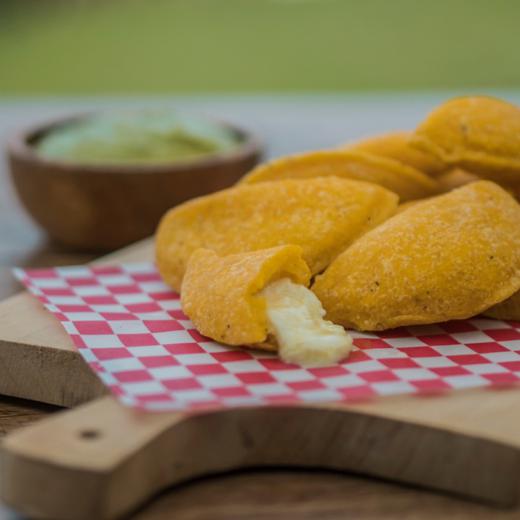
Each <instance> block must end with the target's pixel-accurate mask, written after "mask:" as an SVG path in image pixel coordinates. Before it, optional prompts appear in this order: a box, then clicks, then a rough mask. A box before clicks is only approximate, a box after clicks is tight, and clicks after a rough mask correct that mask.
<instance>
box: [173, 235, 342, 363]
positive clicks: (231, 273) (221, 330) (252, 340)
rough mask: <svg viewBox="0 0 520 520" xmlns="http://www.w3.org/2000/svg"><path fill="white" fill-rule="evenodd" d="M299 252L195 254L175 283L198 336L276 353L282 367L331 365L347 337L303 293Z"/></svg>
mask: <svg viewBox="0 0 520 520" xmlns="http://www.w3.org/2000/svg"><path fill="white" fill-rule="evenodd" d="M302 253H303V250H302V248H301V247H299V246H294V245H287V246H279V247H274V248H270V249H262V250H258V251H252V252H248V253H239V254H235V255H228V256H218V255H217V254H216V253H215V252H214V251H211V250H209V249H197V250H196V251H195V252H194V253H193V254H192V255H191V258H190V260H189V262H188V267H187V269H186V274H185V276H184V279H183V282H182V290H181V297H182V308H183V310H184V312H185V313H186V315H187V316H188V317H189V318H190V319H191V321H192V322H193V324H194V325H195V327H196V328H197V330H198V331H199V332H200V333H201V334H204V335H205V336H208V337H209V338H212V339H214V340H216V341H219V342H221V343H226V344H228V345H242V346H250V347H254V348H261V349H266V350H275V351H278V352H279V355H280V357H281V358H282V359H283V360H285V361H287V362H294V363H299V364H302V365H306V366H323V365H327V364H332V363H335V362H337V361H338V360H340V359H342V358H343V357H345V356H346V355H347V354H348V353H349V352H350V350H351V348H352V339H351V338H350V336H349V335H348V334H347V333H346V332H345V330H344V329H343V328H342V327H340V326H339V325H334V324H333V323H330V322H327V321H325V320H323V315H324V314H325V311H324V310H323V307H322V306H321V304H320V302H319V300H318V299H317V298H316V296H315V295H314V294H313V293H312V292H311V291H310V290H309V289H307V288H306V286H307V285H308V283H309V280H310V276H311V273H310V270H309V268H308V267H307V265H306V264H305V262H304V260H303V258H302Z"/></svg>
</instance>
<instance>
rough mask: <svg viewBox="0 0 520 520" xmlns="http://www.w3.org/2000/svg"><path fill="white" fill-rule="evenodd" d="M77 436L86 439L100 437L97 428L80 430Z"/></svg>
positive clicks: (90, 439)
mask: <svg viewBox="0 0 520 520" xmlns="http://www.w3.org/2000/svg"><path fill="white" fill-rule="evenodd" d="M79 436H80V437H81V438H82V439H84V440H86V441H93V440H96V439H98V438H99V437H101V432H100V431H99V430H81V431H80V432H79Z"/></svg>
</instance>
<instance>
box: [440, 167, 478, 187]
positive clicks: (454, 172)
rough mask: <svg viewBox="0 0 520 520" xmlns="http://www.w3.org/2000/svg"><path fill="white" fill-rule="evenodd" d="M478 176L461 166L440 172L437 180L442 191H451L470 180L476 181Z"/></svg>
mask: <svg viewBox="0 0 520 520" xmlns="http://www.w3.org/2000/svg"><path fill="white" fill-rule="evenodd" d="M479 179H480V178H479V177H477V176H476V175H475V174H473V173H470V172H468V171H466V170H463V169H462V168H452V169H451V170H447V171H446V172H444V173H441V174H440V175H439V176H438V177H437V180H438V181H439V184H440V185H441V187H442V189H443V191H451V190H454V189H456V188H460V187H461V186H465V185H466V184H469V183H470V182H475V181H478V180H479Z"/></svg>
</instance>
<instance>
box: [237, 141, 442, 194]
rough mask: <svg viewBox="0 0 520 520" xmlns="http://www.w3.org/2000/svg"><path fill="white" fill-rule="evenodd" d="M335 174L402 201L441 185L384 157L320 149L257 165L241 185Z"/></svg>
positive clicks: (436, 188)
mask: <svg viewBox="0 0 520 520" xmlns="http://www.w3.org/2000/svg"><path fill="white" fill-rule="evenodd" d="M329 175H334V176H336V177H341V178H344V179H353V180H358V181H366V182H373V183H375V184H379V185H381V186H383V187H384V188H387V189H389V190H390V191H393V192H394V193H397V195H399V198H400V200H401V202H404V201H407V200H412V199H422V198H424V197H429V196H431V195H434V194H435V193H438V192H439V191H440V186H439V185H438V184H437V182H436V181H435V180H434V179H431V178H430V177H428V175H426V174H424V173H423V172H421V171H419V170H416V169H415V168H412V167H411V166H407V165H405V164H403V163H400V162H398V161H396V160H394V159H389V158H387V157H378V156H377V155H373V154H369V153H365V152H358V151H348V150H321V151H317V152H308V153H304V154H300V155H291V156H288V157H282V158H280V159H275V160H274V161H271V162H268V163H266V164H263V165H260V166H257V167H256V168H255V169H253V170H252V171H251V172H250V173H248V174H247V175H246V176H245V177H244V178H243V179H242V180H241V181H240V183H241V184H253V183H258V182H265V181H274V180H282V179H309V178H312V177H326V176H329Z"/></svg>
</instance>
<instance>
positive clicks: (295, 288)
mask: <svg viewBox="0 0 520 520" xmlns="http://www.w3.org/2000/svg"><path fill="white" fill-rule="evenodd" d="M260 295H261V296H263V297H264V298H265V302H266V313H267V322H268V330H269V333H270V335H271V336H273V337H274V338H275V339H276V343H277V344H278V354H279V356H280V357H281V358H282V359H283V360H284V361H286V362H287V363H296V364H298V365H302V366H307V367H317V366H326V365H333V364H335V363H337V362H338V361H340V360H342V359H343V358H345V357H346V356H347V355H348V354H349V352H350V351H351V350H352V338H351V337H350V336H349V335H348V334H347V332H346V331H345V329H344V328H343V327H341V326H340V325H335V324H334V323H332V322H330V321H327V320H324V319H323V317H324V316H325V310H324V309H323V307H322V305H321V302H320V301H319V300H318V298H317V297H316V296H315V295H314V293H313V292H311V291H310V290H309V289H307V288H306V287H304V286H303V285H297V284H295V283H294V282H292V281H291V280H290V279H289V278H282V279H281V280H278V281H276V282H273V283H271V284H269V285H268V286H267V287H266V288H265V289H264V290H263V291H262V292H261V293H260Z"/></svg>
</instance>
